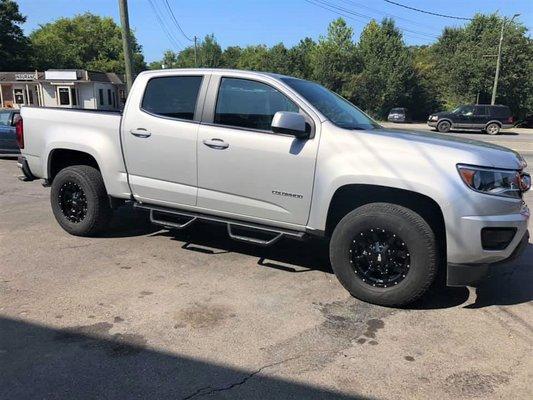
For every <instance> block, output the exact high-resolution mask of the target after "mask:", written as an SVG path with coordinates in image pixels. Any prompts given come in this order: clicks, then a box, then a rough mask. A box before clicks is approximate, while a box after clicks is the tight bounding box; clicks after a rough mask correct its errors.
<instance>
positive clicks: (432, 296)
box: [152, 223, 469, 310]
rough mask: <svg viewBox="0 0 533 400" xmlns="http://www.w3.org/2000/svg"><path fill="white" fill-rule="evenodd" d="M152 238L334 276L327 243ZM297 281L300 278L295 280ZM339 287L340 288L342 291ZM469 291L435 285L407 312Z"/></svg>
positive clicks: (459, 300) (222, 236) (453, 300)
mask: <svg viewBox="0 0 533 400" xmlns="http://www.w3.org/2000/svg"><path fill="white" fill-rule="evenodd" d="M152 236H164V237H168V238H170V239H171V240H174V241H177V242H179V243H181V248H182V249H184V250H189V251H195V252H199V253H202V254H210V255H212V256H215V257H216V256H217V255H219V254H225V253H239V254H246V255H248V256H251V257H257V265H258V266H259V267H262V268H272V269H275V270H279V271H282V272H287V273H291V274H299V273H306V272H310V271H322V272H324V273H328V274H333V270H332V269H331V265H330V262H329V254H328V252H329V250H328V249H329V243H328V241H327V240H324V239H322V240H321V239H315V238H309V239H307V240H305V241H297V240H288V239H287V240H281V241H279V242H278V243H276V244H274V245H273V246H271V247H260V246H255V245H250V244H247V243H241V242H236V241H234V240H232V239H230V238H229V237H228V235H227V232H226V229H225V227H224V226H222V225H217V224H207V223H198V224H195V225H194V226H191V227H190V228H187V229H185V230H183V231H180V230H173V231H167V230H162V231H159V232H156V233H153V234H152ZM295 279H297V278H295ZM340 287H341V286H340V283H339V288H340ZM468 297H469V292H468V289H466V288H452V287H446V286H445V285H444V284H440V282H438V283H435V285H434V288H432V289H431V290H430V291H429V292H428V293H427V295H425V296H423V297H422V298H421V299H420V300H418V301H416V302H415V303H413V304H411V305H409V306H407V307H406V308H407V309H421V310H426V309H427V310H430V309H442V308H449V307H455V306H459V305H461V304H463V303H464V302H465V301H466V300H468Z"/></svg>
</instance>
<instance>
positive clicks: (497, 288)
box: [465, 243, 533, 308]
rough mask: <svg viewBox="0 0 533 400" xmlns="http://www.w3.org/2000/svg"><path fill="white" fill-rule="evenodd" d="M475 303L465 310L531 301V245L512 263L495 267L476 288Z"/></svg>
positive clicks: (532, 249) (532, 292)
mask: <svg viewBox="0 0 533 400" xmlns="http://www.w3.org/2000/svg"><path fill="white" fill-rule="evenodd" d="M475 290H476V301H475V302H474V303H472V304H469V305H467V306H466V307H465V308H483V307H488V306H495V305H498V306H504V305H513V304H522V303H527V302H530V301H532V300H533V244H531V243H529V244H528V246H527V248H526V250H525V251H524V253H523V254H522V255H521V256H520V258H518V259H517V260H515V261H514V262H512V263H509V264H504V265H500V266H499V265H495V266H494V267H493V268H492V270H491V272H490V276H489V277H488V278H487V279H485V280H484V281H483V282H480V283H479V285H478V286H477V287H476V289H475Z"/></svg>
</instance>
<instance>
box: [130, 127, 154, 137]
mask: <svg viewBox="0 0 533 400" xmlns="http://www.w3.org/2000/svg"><path fill="white" fill-rule="evenodd" d="M130 133H131V134H132V135H133V136H137V137H140V138H147V137H150V136H151V135H152V134H151V133H150V132H148V131H147V130H146V129H144V128H137V129H132V130H131V131H130Z"/></svg>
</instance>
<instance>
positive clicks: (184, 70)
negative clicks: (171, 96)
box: [139, 68, 293, 79]
mask: <svg viewBox="0 0 533 400" xmlns="http://www.w3.org/2000/svg"><path fill="white" fill-rule="evenodd" d="M162 72H165V73H169V74H171V73H180V74H183V73H193V74H194V73H198V74H213V75H223V74H227V73H232V74H235V73H238V74H239V75H242V76H250V77H252V76H267V77H271V78H275V79H280V78H293V77H291V76H288V75H281V74H275V73H272V72H260V71H246V70H241V69H230V68H169V69H153V70H148V71H143V72H141V73H140V74H139V75H156V74H161V73H162Z"/></svg>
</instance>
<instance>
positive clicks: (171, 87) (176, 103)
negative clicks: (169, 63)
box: [142, 76, 202, 120]
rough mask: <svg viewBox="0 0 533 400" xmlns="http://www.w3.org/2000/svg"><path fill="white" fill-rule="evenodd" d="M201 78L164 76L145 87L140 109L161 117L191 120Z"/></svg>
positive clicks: (152, 80) (150, 81)
mask: <svg viewBox="0 0 533 400" xmlns="http://www.w3.org/2000/svg"><path fill="white" fill-rule="evenodd" d="M201 85H202V77H201V76H164V77H160V78H152V79H150V80H149V81H148V84H147V85H146V90H145V92H144V97H143V101H142V109H143V110H145V111H148V112H150V113H152V114H156V115H160V116H163V117H170V118H178V119H186V120H193V119H194V111H195V109H196V102H197V100H198V92H199V91H200V86H201Z"/></svg>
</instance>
